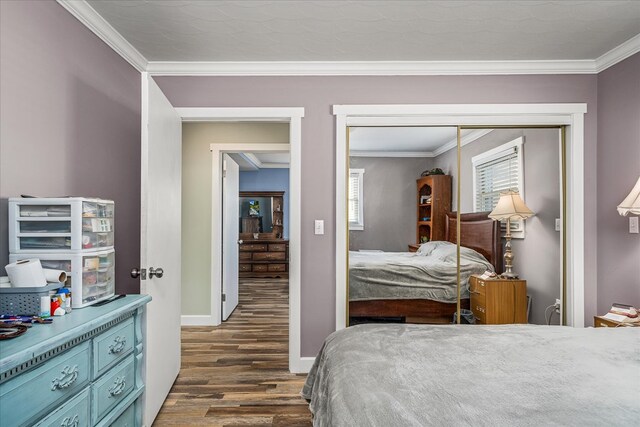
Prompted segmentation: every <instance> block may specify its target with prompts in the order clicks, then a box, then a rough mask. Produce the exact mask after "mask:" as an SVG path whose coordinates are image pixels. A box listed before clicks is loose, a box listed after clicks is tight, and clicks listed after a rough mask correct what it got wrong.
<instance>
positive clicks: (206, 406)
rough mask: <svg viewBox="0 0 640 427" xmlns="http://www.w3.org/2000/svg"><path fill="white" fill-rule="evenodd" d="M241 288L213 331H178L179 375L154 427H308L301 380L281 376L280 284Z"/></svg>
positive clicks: (284, 358) (284, 333) (283, 318)
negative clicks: (225, 317) (229, 312)
mask: <svg viewBox="0 0 640 427" xmlns="http://www.w3.org/2000/svg"><path fill="white" fill-rule="evenodd" d="M246 280H247V279H245V281H244V282H241V284H240V301H239V304H238V307H237V308H236V310H235V311H234V313H233V314H232V315H231V317H229V320H228V321H226V322H224V323H223V324H222V326H218V327H183V328H182V368H181V369H180V375H179V376H178V379H177V380H176V382H175V384H174V385H173V388H172V389H171V392H170V393H169V396H168V397H167V400H166V401H165V403H164V405H163V406H162V409H161V410H160V413H159V414H158V417H157V418H156V421H155V422H154V424H153V425H154V426H165V425H181V426H205V425H206V426H220V427H231V426H240V425H242V426H310V425H311V413H310V412H309V409H308V405H307V402H306V401H305V400H304V399H302V397H300V390H301V389H302V385H303V384H304V380H305V377H306V376H305V375H294V374H291V373H289V370H288V358H289V356H288V354H289V353H288V352H289V350H288V340H289V329H288V327H289V304H288V292H287V291H288V284H287V281H286V280H252V281H246Z"/></svg>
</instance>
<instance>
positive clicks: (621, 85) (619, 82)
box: [587, 53, 640, 325]
mask: <svg viewBox="0 0 640 427" xmlns="http://www.w3.org/2000/svg"><path fill="white" fill-rule="evenodd" d="M638 177H640V53H637V54H635V55H633V56H632V57H630V58H628V59H626V60H624V61H622V62H620V63H619V64H616V65H614V66H613V67H611V68H609V69H607V70H605V71H603V72H602V73H600V74H599V75H598V187H597V190H598V227H597V230H598V314H604V313H606V312H607V311H608V310H609V309H610V308H611V304H613V303H615V302H620V303H624V304H631V305H635V306H636V307H640V234H629V219H628V218H624V217H622V216H620V215H618V212H617V211H616V206H617V205H618V204H619V203H620V202H622V200H623V199H624V198H625V197H626V196H627V194H629V192H630V191H631V188H632V187H633V185H634V184H635V182H636V181H637V180H638ZM587 188H588V187H587ZM592 322H593V319H588V321H587V325H590V324H592Z"/></svg>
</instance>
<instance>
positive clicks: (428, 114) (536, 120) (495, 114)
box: [333, 103, 587, 330]
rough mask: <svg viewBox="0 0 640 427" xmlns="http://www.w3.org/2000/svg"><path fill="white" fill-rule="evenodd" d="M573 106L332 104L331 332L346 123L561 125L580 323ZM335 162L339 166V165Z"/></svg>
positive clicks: (339, 296)
mask: <svg viewBox="0 0 640 427" xmlns="http://www.w3.org/2000/svg"><path fill="white" fill-rule="evenodd" d="M586 112H587V104H586V103H573V104H423V105H419V104H410V105H334V106H333V114H334V115H335V116H336V330H339V329H343V328H345V327H346V322H347V318H346V317H347V302H346V300H347V298H346V293H347V274H348V266H347V241H348V240H347V233H348V232H349V230H348V226H347V203H346V192H347V173H348V171H347V167H348V166H347V165H348V163H347V162H348V153H347V131H348V128H349V127H352V126H420V125H429V126H473V125H476V126H482V125H491V126H521V125H523V126H524V125H532V126H533V125H538V126H540V125H548V126H566V140H565V141H566V150H567V152H566V194H565V195H564V196H565V200H566V216H565V217H564V218H563V223H564V224H566V255H565V256H566V265H567V269H566V271H564V272H563V274H566V285H567V289H566V291H567V293H566V295H567V299H566V301H563V304H562V305H563V307H565V309H566V319H567V322H568V324H569V325H571V326H574V327H584V324H585V319H584V312H585V310H584V280H585V260H584V227H585V223H584V191H585V189H584V115H585V114H586ZM339 165H343V167H344V168H343V167H342V166H339Z"/></svg>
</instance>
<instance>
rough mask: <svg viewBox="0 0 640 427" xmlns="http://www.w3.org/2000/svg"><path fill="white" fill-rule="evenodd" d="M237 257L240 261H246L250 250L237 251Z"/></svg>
mask: <svg viewBox="0 0 640 427" xmlns="http://www.w3.org/2000/svg"><path fill="white" fill-rule="evenodd" d="M238 259H239V260H240V261H248V260H250V259H251V252H240V253H238Z"/></svg>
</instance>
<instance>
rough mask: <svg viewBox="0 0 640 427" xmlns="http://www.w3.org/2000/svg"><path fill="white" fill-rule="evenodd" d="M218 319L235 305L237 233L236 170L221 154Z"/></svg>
mask: <svg viewBox="0 0 640 427" xmlns="http://www.w3.org/2000/svg"><path fill="white" fill-rule="evenodd" d="M222 164H223V166H222V170H223V179H222V295H223V297H222V320H223V321H224V320H227V319H228V318H229V316H230V315H231V313H232V312H233V310H234V309H235V308H236V306H237V305H238V237H239V236H238V234H239V230H240V207H239V204H240V195H239V191H240V167H239V166H238V164H237V163H236V162H235V161H234V160H233V159H232V158H231V157H229V155H228V154H224V155H223V162H222Z"/></svg>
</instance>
